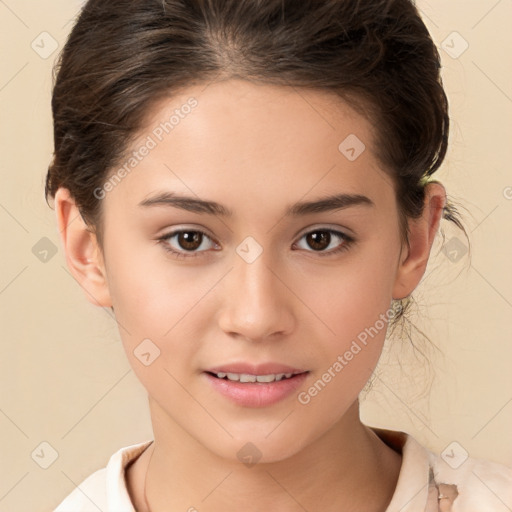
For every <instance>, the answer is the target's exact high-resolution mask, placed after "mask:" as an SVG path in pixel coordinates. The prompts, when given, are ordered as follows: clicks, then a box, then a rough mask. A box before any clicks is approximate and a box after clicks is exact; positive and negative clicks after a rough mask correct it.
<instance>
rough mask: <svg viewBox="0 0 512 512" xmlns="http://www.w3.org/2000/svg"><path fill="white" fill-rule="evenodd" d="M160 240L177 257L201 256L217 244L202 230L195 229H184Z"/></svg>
mask: <svg viewBox="0 0 512 512" xmlns="http://www.w3.org/2000/svg"><path fill="white" fill-rule="evenodd" d="M158 240H159V242H160V243H161V244H162V245H163V247H164V249H165V250H166V251H168V252H169V253H172V254H173V255H175V256H176V257H177V258H187V257H194V256H200V255H201V253H203V252H208V249H214V248H215V246H216V244H215V243H214V242H213V240H212V239H211V238H210V237H209V236H208V235H207V234H206V233H203V232H202V231H199V230H195V229H182V230H177V231H173V232H172V233H168V234H166V235H164V236H162V237H160V238H159V239H158Z"/></svg>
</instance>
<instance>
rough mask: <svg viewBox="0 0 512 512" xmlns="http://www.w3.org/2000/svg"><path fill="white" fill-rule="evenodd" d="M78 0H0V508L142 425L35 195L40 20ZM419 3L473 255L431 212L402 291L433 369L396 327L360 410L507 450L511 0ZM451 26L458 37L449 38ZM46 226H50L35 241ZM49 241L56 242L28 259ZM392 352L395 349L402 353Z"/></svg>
mask: <svg viewBox="0 0 512 512" xmlns="http://www.w3.org/2000/svg"><path fill="white" fill-rule="evenodd" d="M79 6H80V3H79V2H78V1H74V2H73V1H70V0H52V1H50V2H35V1H28V0H2V1H0V38H1V68H0V69H1V74H0V105H1V126H0V129H1V132H0V144H1V149H2V151H1V159H0V166H1V167H0V168H1V183H2V186H1V189H0V225H1V229H2V251H1V258H2V260H1V270H0V312H1V313H0V314H1V330H2V345H1V350H2V355H1V358H0V379H1V384H0V387H1V390H2V392H1V395H0V429H1V435H2V455H1V473H0V511H5V512H7V511H9V512H19V511H31V512H34V511H43V510H52V509H53V507H54V506H56V505H57V504H58V503H59V502H60V501H61V500H62V499H63V498H64V496H66V495H67V494H68V493H69V492H71V490H72V489H73V488H74V487H75V485H77V484H79V483H80V482H81V481H82V480H83V479H84V478H85V477H87V476H88V475H89V474H91V473H92V472H93V471H94V470H96V469H98V468H100V467H103V466H105V464H106V463H107V460H108V458H109V457H110V455H111V454H112V453H113V452H114V451H116V450H117V449H118V448H120V447H122V446H126V445H128V444H133V443H137V442H140V441H143V440H145V439H149V438H151V435H152V434H151V425H150V422H149V418H148V412H147V405H146V399H145V393H144V390H143V389H142V387H141V386H140V385H139V384H138V381H137V380H136V378H135V376H134V374H133V372H132V371H131V369H130V367H129V365H128V363H127V361H126V358H125V355H124V353H123V351H122V347H121V344H120V341H119V337H118V333H117V330H116V325H115V323H114V322H113V320H112V319H111V318H110V316H109V314H108V313H107V312H106V311H104V310H101V309H98V308H95V307H94V306H92V305H90V304H89V303H88V302H87V301H86V299H85V297H84V295H83V293H82V290H81V289H80V288H79V286H78V285H77V283H76V282H75V281H74V280H73V278H72V277H71V276H70V274H69V273H68V272H67V269H66V268H65V262H64V258H63V254H62V251H61V249H60V245H59V238H58V233H57V229H56V225H55V219H54V212H53V211H52V210H50V209H49V208H48V207H47V206H46V204H45V202H44V198H43V183H44V181H43V180H44V176H45V172H46V168H47V165H48V162H49V160H50V155H51V148H52V126H51V118H50V93H51V83H52V76H51V66H52V64H53V61H54V59H55V57H56V55H57V53H58V50H57V51H56V52H55V53H53V54H52V55H50V56H49V57H48V58H42V56H40V53H42V52H44V51H49V50H50V49H51V39H50V38H49V37H50V36H47V35H43V36H40V34H41V33H42V32H48V33H49V34H50V35H51V38H54V39H55V40H56V42H57V43H58V45H59V50H60V48H61V47H62V45H63V43H64V41H65V38H66V36H67V34H68V32H69V30H70V28H71V24H72V19H73V17H74V16H75V15H76V13H77V11H78V9H79ZM419 7H420V9H421V10H422V12H423V14H424V19H425V21H426V23H427V25H428V27H429V29H430V30H431V33H432V35H433V37H434V39H435V41H436V44H438V46H439V47H440V48H443V47H445V48H446V50H448V51H449V52H451V53H452V56H450V55H449V53H447V51H446V50H445V49H441V54H442V60H443V76H444V81H445V85H446V89H447V92H448V95H449V98H450V104H451V119H452V130H451V140H450V142H451V147H450V151H449V155H448V157H447V160H446V162H445V164H444V166H443V168H442V170H441V171H440V173H439V175H438V176H439V177H438V179H441V180H442V181H443V182H444V183H445V185H446V187H447V190H448V193H449V194H450V195H451V196H452V197H453V198H455V199H457V200H458V201H459V202H461V203H462V204H463V205H464V206H465V207H466V208H467V209H468V211H469V212H470V213H467V214H465V220H466V225H467V227H468V230H469V231H470V232H471V242H472V249H473V253H472V259H471V261H470V260H469V258H468V255H467V254H466V255H463V252H464V250H465V248H464V246H463V245H461V244H465V243H466V242H465V239H464V238H463V236H462V235H461V234H460V233H458V232H457V230H456V229H453V228H452V227H450V226H449V225H448V223H447V222H444V230H445V234H446V242H447V243H448V244H451V245H448V248H449V250H445V251H442V250H440V249H441V245H440V243H441V239H439V240H438V242H437V245H436V248H435V249H434V251H433V254H432V258H431V261H430V263H429V268H428V270H427V274H426V276H425V278H424V279H423V281H422V283H421V284H420V287H419V288H418V290H417V293H416V298H417V300H418V302H419V304H420V306H419V309H418V312H419V314H420V315H421V318H419V319H417V320H416V322H417V324H418V326H419V327H420V328H422V329H424V331H425V332H426V334H427V335H428V336H429V338H430V339H431V340H432V342H434V343H435V344H436V345H437V346H438V347H439V348H440V351H441V355H439V354H437V355H436V353H435V352H433V351H432V350H430V351H427V354H428V353H429V352H431V354H430V357H431V368H430V369H428V368H426V370H425V371H424V370H423V369H424V368H425V361H424V360H422V359H421V358H420V359H418V360H414V358H412V361H411V362H408V360H409V359H410V356H412V355H413V353H412V352H410V351H409V352H408V351H406V350H405V349H400V350H397V349H399V348H400V342H399V341H397V342H394V343H393V344H392V345H391V347H392V350H391V353H390V354H389V357H387V356H384V357H383V360H382V364H381V366H380V369H379V372H378V373H377V377H376V379H375V381H374V386H373V390H372V391H371V392H370V394H369V395H368V396H367V397H366V399H365V401H364V403H363V405H362V416H363V419H364V420H365V421H366V422H367V423H368V424H371V425H375V426H381V427H386V428H394V429H399V430H404V431H407V432H409V433H411V434H413V435H414V436H416V438H417V439H418V440H419V441H420V442H422V443H424V444H425V445H427V446H428V447H429V448H431V449H432V450H435V451H439V452H441V451H443V450H445V449H446V448H447V447H448V453H450V454H451V449H454V452H453V453H454V454H455V455H456V456H457V457H462V456H463V455H464V452H463V450H465V451H467V452H468V453H469V455H470V456H473V457H481V458H488V459H491V460H495V461H497V462H501V463H505V464H508V465H512V446H511V443H510V432H511V427H512V385H511V384H512V372H511V371H510V366H511V361H512V357H511V356H512V314H511V313H512V292H511V290H512V266H511V256H512V251H511V249H512V242H511V238H512V237H511V233H512V188H511V187H512V172H511V167H510V162H511V161H512V154H511V147H512V143H511V136H512V121H511V119H512V117H511V114H512V89H511V83H512V80H511V78H512V70H511V67H510V59H509V58H508V56H509V54H510V50H511V39H512V38H511V31H510V27H509V24H510V20H511V19H512V3H511V2H510V1H507V0H501V1H497V0H482V1H467V0H466V1H462V0H459V1H453V0H450V2H446V1H443V0H431V1H430V2H426V1H421V2H419ZM454 31H456V32H457V33H458V34H460V36H461V37H462V38H463V39H460V37H459V36H457V35H456V34H455V35H454V34H453V32H454ZM33 41H35V42H34V47H35V48H36V49H37V51H38V52H39V53H37V52H36V51H35V50H34V49H33V48H32V47H31V44H32V42H33ZM443 41H445V42H444V43H443ZM464 41H467V44H468V45H469V46H468V48H467V49H466V50H465V51H464V52H463V53H461V51H462V50H463V49H464V48H465V42H464ZM43 42H44V46H43ZM454 52H455V53H456V54H459V53H461V54H460V55H458V56H456V55H455V54H454ZM43 56H44V57H47V56H46V55H43ZM455 57H456V58H455ZM463 212H464V210H463ZM44 237H46V238H47V239H49V240H46V241H42V242H41V239H43V238H44ZM36 244H42V245H36ZM45 244H46V245H45ZM52 244H53V245H54V246H55V247H56V248H57V249H58V250H57V253H56V254H55V255H52V253H51V252H49V253H48V254H47V255H46V259H47V261H41V258H43V257H44V254H45V253H44V252H41V251H43V250H45V249H46V250H48V248H49V247H50V248H51V247H52ZM457 244H459V245H457ZM34 247H35V249H34ZM452 260H454V261H452ZM413 335H414V333H413ZM420 342H421V340H420ZM405 346H407V343H406V344H405ZM427 347H428V345H427ZM394 352H401V353H402V354H403V357H402V358H401V364H399V361H398V362H397V358H396V353H394ZM429 379H430V380H431V381H432V386H431V388H430V389H429V382H430V380H429ZM43 442H46V443H49V444H50V445H51V447H53V449H54V450H56V452H58V458H57V459H56V460H55V462H53V464H51V465H50V466H49V467H48V468H47V469H43V468H42V467H40V465H41V464H43V465H44V464H45V463H46V464H48V463H49V462H51V458H50V457H51V453H52V448H50V447H48V446H47V445H43V446H40V445H41V443H43ZM452 442H456V443H458V444H455V445H453V444H452V445H450V443H452Z"/></svg>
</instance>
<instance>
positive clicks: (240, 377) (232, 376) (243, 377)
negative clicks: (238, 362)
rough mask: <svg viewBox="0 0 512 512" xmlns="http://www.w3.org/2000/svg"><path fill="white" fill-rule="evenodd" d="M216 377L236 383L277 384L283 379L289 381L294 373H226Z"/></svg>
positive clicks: (218, 374)
mask: <svg viewBox="0 0 512 512" xmlns="http://www.w3.org/2000/svg"><path fill="white" fill-rule="evenodd" d="M215 375H217V377H218V378H219V379H224V378H225V377H227V378H228V380H232V381H236V382H266V383H268V382H275V381H280V380H283V379H289V378H290V377H291V376H292V375H293V373H276V374H273V373H271V374H269V375H251V374H249V373H224V372H218V373H216V374H215Z"/></svg>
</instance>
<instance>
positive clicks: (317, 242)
mask: <svg viewBox="0 0 512 512" xmlns="http://www.w3.org/2000/svg"><path fill="white" fill-rule="evenodd" d="M306 240H307V242H308V244H309V246H310V247H311V248H312V249H314V250H315V251H323V250H324V249H326V248H327V247H329V244H330V243H331V234H330V233H329V232H328V231H313V232H312V233H308V234H307V235H306Z"/></svg>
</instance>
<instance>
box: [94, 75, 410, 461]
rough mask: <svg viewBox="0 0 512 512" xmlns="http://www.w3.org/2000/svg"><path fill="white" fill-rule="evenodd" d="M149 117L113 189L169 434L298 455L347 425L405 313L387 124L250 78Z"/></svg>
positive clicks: (127, 279) (135, 324) (124, 301)
mask: <svg viewBox="0 0 512 512" xmlns="http://www.w3.org/2000/svg"><path fill="white" fill-rule="evenodd" d="M190 98H194V99H193V100H191V99H190ZM185 105H189V107H190V108H189V107H186V106H185ZM150 114H151V115H150V116H149V121H148V123H147V127H146V128H145V129H143V130H141V132H140V137H139V138H138V140H137V141H135V142H134V143H133V145H132V150H133V151H134V152H135V153H132V158H133V159H134V160H128V159H127V161H126V162H123V163H122V164H121V165H120V166H119V169H120V168H121V167H122V166H123V164H124V163H127V166H126V167H125V172H122V171H121V172H119V173H118V178H120V179H118V180H116V181H113V180H112V181H111V182H110V183H111V185H108V186H107V187H105V188H104V189H102V192H98V195H101V196H104V197H103V199H102V207H103V213H104V264H105V272H106V276H107V281H108V290H109V294H110V297H111V301H112V305H113V307H114V310H115V316H116V318H117V320H118V322H119V324H120V326H121V327H120V334H121V337H122V342H123V344H124V347H125V349H126V354H127V357H128V359H129V361H130V364H131V365H132V367H133V370H134V371H135V373H136V375H137V376H138V378H139V379H140V381H141V383H142V384H143V386H144V387H145V388H146V389H147V392H148V395H149V397H150V404H151V408H152V413H154V414H155V415H158V416H159V417H160V418H164V419H165V422H167V424H168V425H169V428H171V429H174V431H180V432H182V433H183V435H187V436H190V437H191V438H193V439H194V440H195V441H197V442H198V443H200V445H202V446H204V447H206V448H207V449H209V450H210V451H211V452H213V453H215V454H217V455H220V456H222V457H226V458H230V459H235V458H236V457H237V452H238V451H239V450H240V448H241V447H242V446H244V445H245V444H246V443H248V442H250V443H252V444H253V445H255V446H256V447H257V448H258V450H259V451H260V452H261V454H262V461H275V460H281V459H284V458H286V457H290V456H292V455H293V454H295V453H297V452H299V451H300V450H303V449H305V448H306V447H307V446H309V445H311V444H312V443H313V442H315V441H316V440H318V439H319V438H321V437H322V436H324V435H326V434H327V433H328V432H331V431H333V429H336V428H337V426H339V425H340V424H341V423H342V421H343V418H344V416H345V413H346V412H347V411H348V410H349V409H350V408H351V406H353V404H354V403H355V402H356V400H357V397H358V394H359V393H360V391H361V389H362V388H363V387H364V385H365V383H366V382H367V380H368V378H369V376H370V375H371V373H372V371H373V369H374V368H375V366H376V364H377V361H378V358H379V356H380V353H381V350H382V345H383V342H384V338H385V334H386V328H387V325H388V323H389V320H390V318H391V317H392V313H391V312H390V306H391V301H392V296H393V287H394V285H395V281H396V278H397V268H398V265H399V263H400V261H399V260H400V255H401V249H402V247H401V242H400V234H399V228H398V226H399V221H398V211H397V204H396V198H395V192H394V189H393V184H392V182H391V180H390V178H389V177H388V176H387V175H386V174H385V173H384V172H383V170H382V169H381V168H379V163H378V162H377V160H376V158H375V156H374V148H373V140H374V136H373V133H372V126H371V124H369V123H368V121H366V120H365V119H364V118H363V117H361V116H360V115H358V114H356V113H355V111H353V110H352V109H351V107H350V105H348V104H346V103H344V102H342V101H341V100H340V99H338V98H335V97H333V96H330V95H328V94H327V93H321V92H312V91H308V92H306V91H302V90H297V89H293V88H286V87H275V86H270V85H255V84H250V83H248V82H243V81H235V80H230V81H225V82H221V83H215V84H210V85H208V87H206V86H205V85H201V86H194V87H190V88H189V89H187V90H185V91H184V92H183V93H182V94H180V95H179V96H174V97H173V98H172V99H171V100H166V101H165V102H161V103H159V104H158V106H157V107H155V108H154V110H153V111H152V112H151V113H150ZM173 114H174V115H175V117H174V118H173V119H172V118H171V116H172V115H173ZM170 119H172V120H171V121H170V122H169V120H170ZM166 122H167V123H168V124H167V125H166V124H165V123H166ZM347 137H348V139H347ZM142 147H146V150H144V149H141V148H142ZM105 191H106V193H104V192H105ZM334 196H340V197H338V199H337V200H334V199H333V197H334ZM178 197H186V198H189V199H190V201H188V202H187V201H186V200H185V199H177V198H178ZM329 198H330V199H331V201H330V202H329V201H326V199H329ZM198 201H207V202H208V204H206V205H205V204H204V203H199V202H198ZM213 203H215V204H216V207H213V206H212V204H213ZM310 203H311V204H310ZM313 203H317V204H316V205H315V204H313ZM283 373H284V374H286V376H285V377H284V378H282V379H281V380H276V379H277V378H278V377H280V376H281V375H277V376H276V374H283ZM225 374H230V375H226V376H224V375H225ZM231 374H233V375H231ZM242 374H243V376H242V377H240V375H242ZM290 374H292V375H291V376H290ZM254 375H258V376H259V378H256V380H257V381H256V382H237V381H236V379H240V378H241V380H242V381H243V380H249V381H251V380H254V379H255V377H254ZM231 379H235V381H233V380H231ZM260 381H261V382H260ZM265 381H271V382H265Z"/></svg>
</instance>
